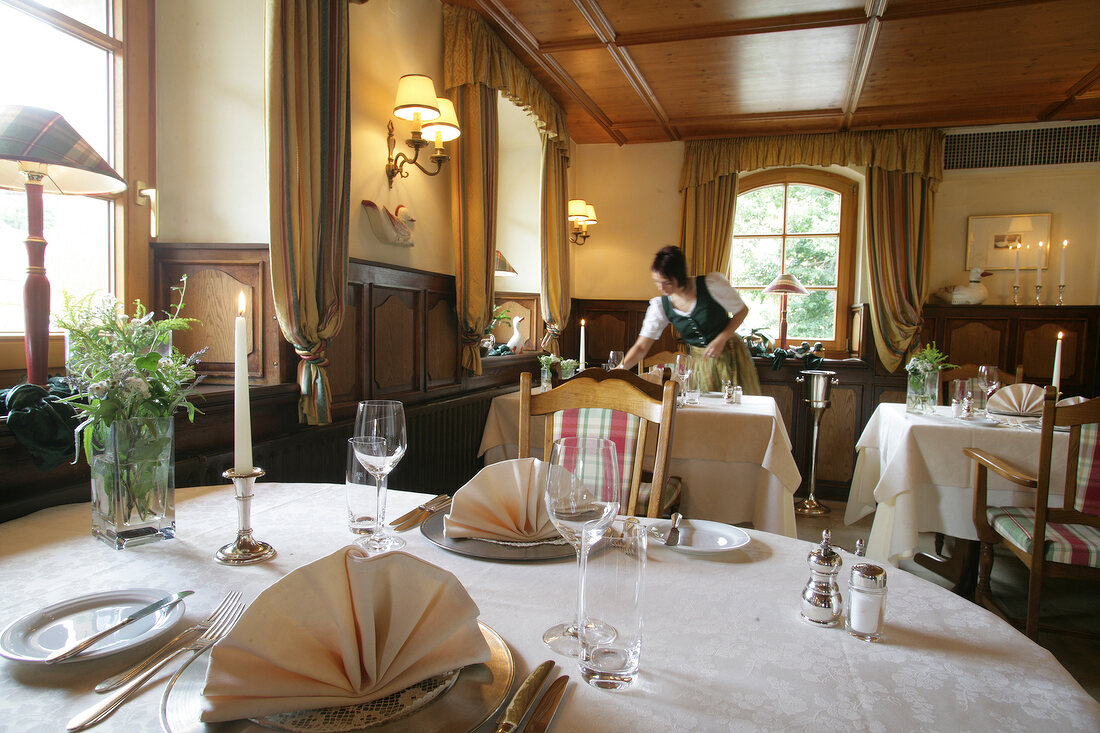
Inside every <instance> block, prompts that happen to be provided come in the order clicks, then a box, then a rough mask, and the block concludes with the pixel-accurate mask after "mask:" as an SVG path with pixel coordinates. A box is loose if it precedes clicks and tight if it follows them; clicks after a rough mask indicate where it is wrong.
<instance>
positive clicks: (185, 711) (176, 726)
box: [160, 621, 516, 733]
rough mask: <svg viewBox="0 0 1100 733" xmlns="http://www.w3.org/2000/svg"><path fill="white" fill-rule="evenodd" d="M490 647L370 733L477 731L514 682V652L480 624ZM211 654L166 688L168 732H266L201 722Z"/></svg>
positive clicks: (163, 713) (163, 706)
mask: <svg viewBox="0 0 1100 733" xmlns="http://www.w3.org/2000/svg"><path fill="white" fill-rule="evenodd" d="M478 626H479V627H480V628H481V634H482V636H484V637H485V641H486V643H488V644H489V652H490V658H489V661H488V662H485V663H484V664H473V665H470V666H469V667H465V668H464V669H462V671H461V672H460V673H459V675H458V681H457V682H455V683H454V686H453V687H451V689H450V690H448V691H447V692H446V693H445V694H443V695H440V696H439V697H438V698H437V699H435V700H433V701H432V702H430V703H428V704H427V705H425V706H424V707H422V708H420V709H419V710H417V711H416V712H414V713H412V714H411V715H409V716H408V717H404V718H401V719H400V720H393V721H390V722H387V723H382V724H380V725H376V726H372V727H371V728H361V729H360V731H365V730H369V731H370V732H371V733H436V732H438V733H443V732H444V731H447V733H461V731H468V732H471V731H475V730H477V729H478V728H479V727H481V726H482V725H483V724H484V723H485V722H486V721H487V720H489V719H490V718H492V717H493V716H494V715H495V714H496V713H497V711H499V710H500V708H501V706H502V705H503V704H504V701H505V700H506V699H507V698H508V691H509V690H510V689H511V688H512V682H513V681H514V678H515V673H516V667H515V660H514V659H513V658H512V651H511V650H510V649H509V648H508V645H507V644H506V643H505V642H504V639H502V638H501V637H500V634H498V633H497V632H496V631H493V629H491V628H489V627H488V626H486V625H485V624H483V623H481V622H480V621H479V622H478ZM209 663H210V653H209V652H204V653H203V654H200V655H199V656H198V657H195V658H194V659H193V663H188V664H187V665H186V666H184V667H183V668H182V669H180V670H179V671H178V672H177V673H176V674H175V676H173V677H172V679H171V680H169V681H168V685H167V686H166V687H165V689H164V695H163V696H162V697H161V701H160V721H161V725H163V727H164V730H165V731H167V732H168V733H263V732H264V731H270V730H271V729H270V728H265V727H262V726H260V725H258V724H256V723H254V722H252V721H250V720H231V721H226V722H224V723H203V722H202V721H201V720H199V714H200V713H201V712H202V688H203V686H204V685H205V684H206V671H207V668H208V667H209Z"/></svg>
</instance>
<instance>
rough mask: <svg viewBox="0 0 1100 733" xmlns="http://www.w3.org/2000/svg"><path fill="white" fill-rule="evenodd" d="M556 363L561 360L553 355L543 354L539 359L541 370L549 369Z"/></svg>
mask: <svg viewBox="0 0 1100 733" xmlns="http://www.w3.org/2000/svg"><path fill="white" fill-rule="evenodd" d="M557 361H561V359H559V358H558V357H557V356H555V355H554V354H543V355H542V356H540V357H539V366H540V367H541V368H543V369H549V368H550V367H551V366H553V365H554V362H557Z"/></svg>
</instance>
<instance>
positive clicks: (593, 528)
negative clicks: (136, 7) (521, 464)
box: [542, 438, 622, 657]
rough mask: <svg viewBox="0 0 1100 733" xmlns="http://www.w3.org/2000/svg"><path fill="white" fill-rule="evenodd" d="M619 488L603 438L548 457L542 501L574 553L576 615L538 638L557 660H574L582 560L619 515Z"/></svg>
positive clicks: (611, 446)
mask: <svg viewBox="0 0 1100 733" xmlns="http://www.w3.org/2000/svg"><path fill="white" fill-rule="evenodd" d="M621 495H622V487H621V485H620V482H619V463H618V453H617V451H616V450H615V443H614V441H611V440H608V439H607V438H562V439H560V440H558V441H555V443H554V448H553V450H552V451H551V453H550V466H549V468H548V470H547V472H546V489H545V491H544V492H543V497H544V499H545V502H546V510H547V512H548V513H549V515H550V521H551V522H553V523H554V527H555V528H556V529H557V530H558V532H559V533H560V534H561V536H562V537H564V538H565V539H566V541H567V542H569V544H571V545H573V549H575V550H576V551H577V578H578V589H577V606H576V608H577V612H576V613H575V614H574V616H573V621H572V622H570V623H561V624H556V625H554V626H552V627H550V628H549V629H547V630H546V633H544V634H543V635H542V640H543V642H544V643H545V644H546V645H547V646H548V647H550V648H551V649H553V650H554V651H556V652H557V653H558V654H563V655H565V656H570V657H576V656H579V654H580V641H579V639H578V638H577V623H576V619H577V618H578V617H579V616H580V609H582V608H583V607H584V604H583V593H584V577H583V576H582V575H581V573H582V572H583V568H584V558H585V556H586V555H587V554H588V550H589V549H590V548H591V547H592V546H593V545H594V544H596V543H597V542H599V541H600V540H601V539H602V538H603V535H604V533H605V532H606V531H607V527H608V526H609V525H610V524H611V522H612V520H613V519H615V516H616V515H617V514H618V513H619V503H620V500H621Z"/></svg>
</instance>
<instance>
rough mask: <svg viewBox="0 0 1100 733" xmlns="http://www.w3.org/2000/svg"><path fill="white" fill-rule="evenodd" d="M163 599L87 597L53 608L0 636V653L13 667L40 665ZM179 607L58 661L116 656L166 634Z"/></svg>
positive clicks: (154, 593)
mask: <svg viewBox="0 0 1100 733" xmlns="http://www.w3.org/2000/svg"><path fill="white" fill-rule="evenodd" d="M168 594H169V591H166V590H157V589H155V588H131V589H129V590H118V591H107V592H105V593H93V594H91V595H88V596H81V597H80V598H73V599H72V600H68V601H62V602H61V603H55V604H54V605H52V606H46V607H45V608H42V609H39V610H38V611H35V612H33V613H28V614H27V615H26V616H24V617H22V618H21V619H19V620H17V621H14V622H12V623H11V624H9V625H8V627H7V628H5V629H4V630H3V631H2V632H0V654H2V655H3V656H5V657H7V658H8V659H14V660H16V661H17V662H38V663H42V664H44V663H45V660H46V658H47V657H49V656H50V655H52V654H54V653H55V652H57V651H60V650H61V649H64V648H65V647H67V646H69V645H70V644H75V643H76V642H78V641H80V640H81V639H86V638H88V637H89V636H91V635H92V634H94V633H96V632H97V631H100V630H102V629H106V628H109V627H111V626H113V625H115V624H117V623H118V622H119V621H122V620H123V619H124V618H126V617H127V616H129V615H130V614H131V613H133V612H134V611H137V610H138V609H141V608H144V607H145V606H148V605H149V604H150V603H153V602H155V601H159V600H160V599H161V598H164V597H165V596H167V595H168ZM183 610H184V606H183V602H182V601H181V602H179V603H177V604H176V605H175V606H173V607H172V608H168V609H164V608H162V609H160V610H159V611H157V612H156V613H153V614H152V615H149V616H146V617H145V618H143V619H139V620H137V621H135V622H134V623H132V624H130V625H129V626H125V627H123V628H121V629H119V630H118V631H116V632H115V633H113V634H111V635H110V636H108V637H106V638H105V639H102V640H100V641H98V642H97V643H96V644H95V645H93V646H92V648H91V649H89V650H88V651H86V652H84V653H83V654H80V655H78V656H76V657H73V658H72V659H69V660H66V661H65V662H62V664H67V663H69V662H80V661H83V660H85V659H98V658H99V657H106V656H109V655H111V654H117V653H119V652H121V651H125V650H127V649H130V648H132V647H135V646H138V645H139V644H144V643H145V642H147V641H151V640H153V639H155V638H157V637H158V636H161V635H162V634H164V633H166V632H168V631H170V630H171V628H172V627H173V626H174V625H175V624H176V622H177V621H178V620H179V619H180V618H181V617H182V616H183Z"/></svg>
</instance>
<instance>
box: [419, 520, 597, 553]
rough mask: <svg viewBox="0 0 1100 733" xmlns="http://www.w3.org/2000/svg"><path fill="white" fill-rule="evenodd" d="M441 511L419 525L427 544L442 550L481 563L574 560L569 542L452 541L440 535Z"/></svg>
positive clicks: (441, 529) (441, 532)
mask: <svg viewBox="0 0 1100 733" xmlns="http://www.w3.org/2000/svg"><path fill="white" fill-rule="evenodd" d="M444 514H445V512H436V513H434V514H432V516H431V517H429V518H428V521H426V522H424V523H423V524H421V525H420V532H421V534H423V535H424V536H425V537H427V538H428V540H429V541H431V542H433V543H435V544H437V545H439V546H440V547H442V548H443V549H444V550H449V551H450V552H454V553H457V554H459V555H466V556H468V557H477V558H481V559H482V560H506V561H509V562H530V561H537V560H557V559H560V558H563V557H571V558H575V557H576V556H577V551H576V550H574V549H573V546H572V545H570V544H569V543H565V544H561V545H557V544H550V543H546V544H542V545H529V546H525V547H524V546H519V545H516V546H512V545H502V544H499V543H496V542H482V541H481V540H475V539H454V538H451V537H444V536H443V516H444Z"/></svg>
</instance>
